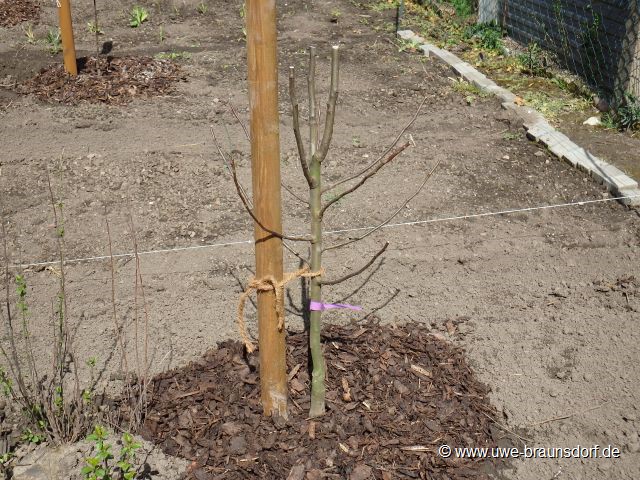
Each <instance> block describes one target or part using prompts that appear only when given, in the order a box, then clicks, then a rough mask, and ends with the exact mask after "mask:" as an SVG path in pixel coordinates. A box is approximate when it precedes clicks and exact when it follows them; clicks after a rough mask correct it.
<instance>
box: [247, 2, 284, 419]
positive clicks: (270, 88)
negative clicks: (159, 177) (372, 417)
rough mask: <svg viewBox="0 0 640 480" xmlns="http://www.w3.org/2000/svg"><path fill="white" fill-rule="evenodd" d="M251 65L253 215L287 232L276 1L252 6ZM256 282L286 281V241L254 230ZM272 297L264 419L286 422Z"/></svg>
mask: <svg viewBox="0 0 640 480" xmlns="http://www.w3.org/2000/svg"><path fill="white" fill-rule="evenodd" d="M246 21H247V61H248V74H249V107H250V114H251V122H250V123H251V173H252V186H253V204H254V206H255V207H254V214H255V216H256V218H257V219H258V220H259V221H260V223H261V224H262V225H263V226H264V227H266V228H268V229H270V230H271V231H275V232H282V216H281V211H280V197H281V193H280V135H279V126H280V120H279V116H278V62H277V32H276V2H275V0H247V3H246ZM254 238H255V251H256V278H258V279H261V278H264V277H265V276H268V275H272V276H273V277H274V278H275V279H276V280H277V281H279V280H282V240H281V239H280V238H278V237H275V236H274V235H272V234H270V233H268V232H266V231H265V230H263V229H262V228H260V226H259V225H258V224H257V223H256V224H255V226H254ZM275 302H276V298H275V293H274V292H273V291H263V292H258V334H259V339H258V343H259V346H260V386H261V398H262V405H263V407H264V413H265V415H280V416H283V417H286V416H287V370H286V350H285V331H284V329H282V331H279V330H278V319H277V315H276V304H275Z"/></svg>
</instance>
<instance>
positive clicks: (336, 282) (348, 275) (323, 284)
mask: <svg viewBox="0 0 640 480" xmlns="http://www.w3.org/2000/svg"><path fill="white" fill-rule="evenodd" d="M388 246H389V242H385V244H384V246H383V247H382V248H381V249H380V250H379V251H378V253H376V254H375V255H374V256H373V257H372V258H371V260H369V262H367V264H366V265H365V266H364V267H362V268H361V269H360V270H356V271H355V272H351V273H349V274H347V275H345V276H344V277H341V278H338V279H336V280H323V279H320V285H322V286H325V285H337V284H338V283H342V282H344V281H345V280H349V279H350V278H353V277H355V276H357V275H360V274H361V273H362V272H364V271H365V270H366V269H367V268H369V267H370V266H371V265H373V262H375V261H376V260H377V259H378V257H379V256H380V255H382V254H383V253H384V252H385V250H386V249H387V247H388Z"/></svg>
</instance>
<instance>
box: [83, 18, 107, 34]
mask: <svg viewBox="0 0 640 480" xmlns="http://www.w3.org/2000/svg"><path fill="white" fill-rule="evenodd" d="M87 30H89V33H93V34H94V35H103V34H104V30H102V29H101V28H100V26H99V25H97V24H96V22H95V21H94V22H87Z"/></svg>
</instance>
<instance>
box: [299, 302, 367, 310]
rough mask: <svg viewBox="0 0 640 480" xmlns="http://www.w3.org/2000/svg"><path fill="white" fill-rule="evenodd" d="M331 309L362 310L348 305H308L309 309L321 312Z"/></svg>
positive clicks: (314, 303)
mask: <svg viewBox="0 0 640 480" xmlns="http://www.w3.org/2000/svg"><path fill="white" fill-rule="evenodd" d="M332 308H348V309H349V310H362V307H358V306H357V305H349V304H348V303H322V302H313V301H312V302H311V303H310V304H309V309H310V310H313V311H316V312H321V311H322V310H331V309H332Z"/></svg>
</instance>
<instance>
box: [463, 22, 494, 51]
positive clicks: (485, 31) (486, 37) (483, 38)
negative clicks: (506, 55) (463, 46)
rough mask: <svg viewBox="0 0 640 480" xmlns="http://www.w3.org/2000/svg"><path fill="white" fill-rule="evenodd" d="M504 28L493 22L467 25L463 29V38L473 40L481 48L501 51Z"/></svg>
mask: <svg viewBox="0 0 640 480" xmlns="http://www.w3.org/2000/svg"><path fill="white" fill-rule="evenodd" d="M502 37H504V30H503V29H502V28H501V27H499V26H498V25H497V24H496V23H495V22H491V23H480V24H476V25H469V26H468V27H467V28H466V29H465V30H464V38H465V39H468V40H474V41H476V42H477V43H478V45H479V46H480V47H481V48H484V49H485V50H491V51H497V52H499V51H502V50H503V48H504V47H503V44H502Z"/></svg>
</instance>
